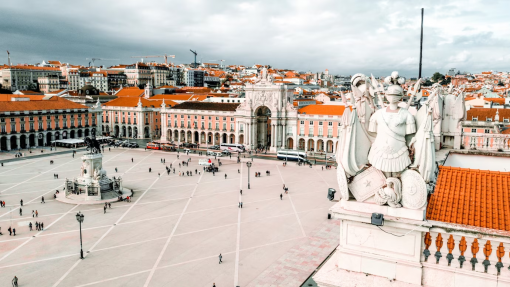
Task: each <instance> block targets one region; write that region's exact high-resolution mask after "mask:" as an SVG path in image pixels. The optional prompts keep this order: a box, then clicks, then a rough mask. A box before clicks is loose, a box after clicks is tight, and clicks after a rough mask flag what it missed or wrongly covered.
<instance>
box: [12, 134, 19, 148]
mask: <svg viewBox="0 0 510 287" xmlns="http://www.w3.org/2000/svg"><path fill="white" fill-rule="evenodd" d="M15 149H18V144H17V143H16V136H12V137H11V150H15Z"/></svg>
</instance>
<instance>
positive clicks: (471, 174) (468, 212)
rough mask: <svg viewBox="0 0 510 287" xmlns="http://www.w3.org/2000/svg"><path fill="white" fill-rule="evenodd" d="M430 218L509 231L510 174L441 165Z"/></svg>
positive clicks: (429, 212)
mask: <svg viewBox="0 0 510 287" xmlns="http://www.w3.org/2000/svg"><path fill="white" fill-rule="evenodd" d="M427 219H429V220H436V221H442V222H449V223H455V224H461V225H469V226H475V227H483V228H490V229H498V230H505V231H510V172H498V171H487V170H477V169H469V168H458V167H448V166H440V167H439V176H438V178H437V184H436V188H435V191H434V194H432V195H431V196H430V200H429V204H428V206H427Z"/></svg>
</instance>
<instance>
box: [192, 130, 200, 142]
mask: <svg viewBox="0 0 510 287" xmlns="http://www.w3.org/2000/svg"><path fill="white" fill-rule="evenodd" d="M194 136H195V140H194V141H193V142H194V143H200V140H199V138H198V132H195V133H194Z"/></svg>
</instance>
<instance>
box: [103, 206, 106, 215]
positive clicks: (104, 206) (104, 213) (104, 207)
mask: <svg viewBox="0 0 510 287" xmlns="http://www.w3.org/2000/svg"><path fill="white" fill-rule="evenodd" d="M103 209H104V214H106V205H105V206H104V207H103Z"/></svg>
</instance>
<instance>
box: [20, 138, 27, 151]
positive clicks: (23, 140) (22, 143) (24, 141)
mask: <svg viewBox="0 0 510 287" xmlns="http://www.w3.org/2000/svg"><path fill="white" fill-rule="evenodd" d="M19 145H20V147H21V148H22V149H24V148H27V136H26V135H21V136H20V137H19Z"/></svg>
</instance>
